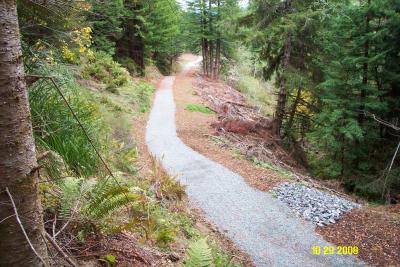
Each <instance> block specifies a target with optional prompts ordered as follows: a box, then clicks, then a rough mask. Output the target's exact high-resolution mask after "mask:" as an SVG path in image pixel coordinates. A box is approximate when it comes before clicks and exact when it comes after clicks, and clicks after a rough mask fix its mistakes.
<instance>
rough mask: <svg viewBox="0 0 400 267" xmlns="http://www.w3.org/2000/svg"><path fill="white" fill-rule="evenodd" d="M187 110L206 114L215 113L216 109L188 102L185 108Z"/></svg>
mask: <svg viewBox="0 0 400 267" xmlns="http://www.w3.org/2000/svg"><path fill="white" fill-rule="evenodd" d="M185 110H187V111H190V112H201V113H205V114H214V111H212V110H211V109H209V108H208V107H205V106H202V105H199V104H188V105H187V106H186V108H185Z"/></svg>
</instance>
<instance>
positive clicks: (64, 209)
mask: <svg viewBox="0 0 400 267" xmlns="http://www.w3.org/2000/svg"><path fill="white" fill-rule="evenodd" d="M81 183H82V179H81V178H76V177H67V178H65V179H64V180H63V182H62V184H61V185H60V189H61V196H60V211H59V213H60V217H61V218H68V217H69V216H70V215H71V211H72V209H74V206H75V205H76V204H77V201H78V200H79V199H80V196H81Z"/></svg>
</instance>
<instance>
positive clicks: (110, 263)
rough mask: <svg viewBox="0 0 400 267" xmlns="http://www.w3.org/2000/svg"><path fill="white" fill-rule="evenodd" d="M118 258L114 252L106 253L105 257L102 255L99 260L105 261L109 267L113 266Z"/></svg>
mask: <svg viewBox="0 0 400 267" xmlns="http://www.w3.org/2000/svg"><path fill="white" fill-rule="evenodd" d="M116 260H117V257H115V256H114V255H112V254H107V255H104V256H103V257H101V258H100V259H99V261H102V262H105V263H106V264H107V266H109V267H110V266H113V265H114V263H115V262H116Z"/></svg>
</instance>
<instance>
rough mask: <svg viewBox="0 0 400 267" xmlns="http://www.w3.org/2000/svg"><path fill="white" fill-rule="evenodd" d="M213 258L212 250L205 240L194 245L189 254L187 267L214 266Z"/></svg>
mask: <svg viewBox="0 0 400 267" xmlns="http://www.w3.org/2000/svg"><path fill="white" fill-rule="evenodd" d="M212 262H213V257H212V253H211V248H210V247H209V246H208V244H207V240H206V239H205V238H203V239H199V240H197V241H196V242H194V243H192V244H191V245H190V246H189V248H188V250H187V252H186V260H185V264H184V265H185V267H208V266H212Z"/></svg>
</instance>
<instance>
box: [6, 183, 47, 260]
mask: <svg viewBox="0 0 400 267" xmlns="http://www.w3.org/2000/svg"><path fill="white" fill-rule="evenodd" d="M6 192H7V195H8V197H9V198H10V201H11V204H12V207H13V209H14V213H15V218H16V219H17V222H18V224H19V226H20V228H21V231H22V233H23V234H24V236H25V239H26V241H27V242H28V244H29V246H30V247H31V249H32V251H33V253H35V255H36V257H38V258H39V260H40V261H41V262H42V263H43V265H44V266H46V267H48V266H49V265H47V263H46V262H45V261H44V259H43V258H42V256H40V255H39V253H38V252H37V251H36V249H35V247H34V246H33V245H32V242H31V240H30V239H29V237H28V234H27V233H26V231H25V228H24V226H23V224H22V222H21V220H20V218H19V215H18V210H17V206H15V202H14V199H13V197H12V195H11V193H10V190H8V187H6Z"/></svg>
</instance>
